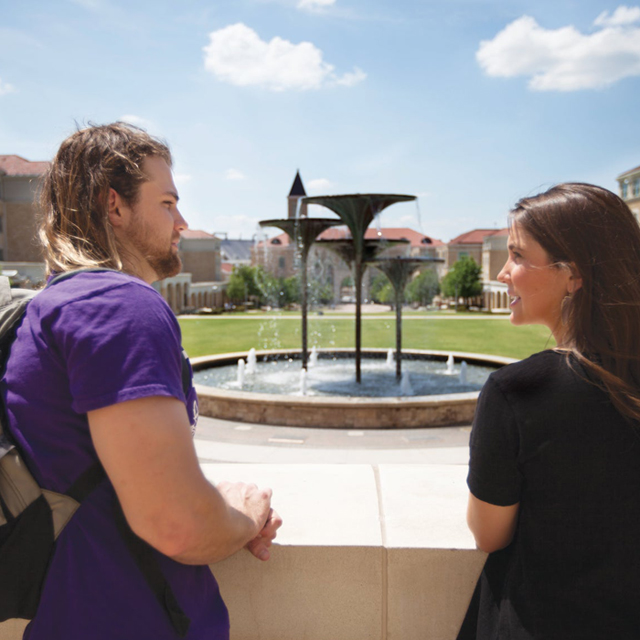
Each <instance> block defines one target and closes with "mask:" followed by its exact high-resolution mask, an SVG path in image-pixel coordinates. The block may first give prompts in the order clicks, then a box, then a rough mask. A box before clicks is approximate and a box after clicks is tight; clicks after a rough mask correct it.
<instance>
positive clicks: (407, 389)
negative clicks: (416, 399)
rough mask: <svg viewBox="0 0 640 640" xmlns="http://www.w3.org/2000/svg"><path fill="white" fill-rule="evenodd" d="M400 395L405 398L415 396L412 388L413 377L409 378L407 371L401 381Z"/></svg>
mask: <svg viewBox="0 0 640 640" xmlns="http://www.w3.org/2000/svg"><path fill="white" fill-rule="evenodd" d="M400 393H401V394H402V395H403V396H412V395H413V387H412V386H411V377H410V376H409V372H408V371H405V372H404V373H403V374H402V379H401V381H400Z"/></svg>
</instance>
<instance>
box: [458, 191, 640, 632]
mask: <svg viewBox="0 0 640 640" xmlns="http://www.w3.org/2000/svg"><path fill="white" fill-rule="evenodd" d="M509 223H510V229H509V240H508V245H509V246H508V249H509V256H508V260H507V263H506V264H505V266H504V268H503V269H502V271H501V272H500V274H499V276H498V279H499V280H500V281H501V282H503V283H505V284H506V285H507V287H508V291H509V295H510V297H511V304H510V306H511V322H512V323H513V324H516V325H521V324H542V325H545V326H547V327H548V328H549V329H550V331H551V333H552V334H553V337H554V340H555V342H556V345H557V346H556V348H554V349H548V350H545V351H543V352H541V353H538V354H536V355H534V356H532V357H530V358H528V359H527V360H524V361H522V362H518V363H516V364H513V365H510V366H508V367H505V368H503V369H501V370H500V371H498V372H496V373H494V374H492V375H491V376H490V378H489V380H488V381H487V383H486V385H485V387H484V388H483V390H482V393H481V395H480V399H479V402H478V408H477V411H476V416H475V419H474V424H473V429H472V433H471V442H470V463H469V477H468V485H469V490H470V495H469V507H468V514H467V520H468V523H469V527H470V529H471V531H472V533H473V534H474V537H475V539H476V543H477V545H478V547H479V548H480V549H482V550H484V551H487V552H489V553H490V555H489V557H488V559H487V564H486V566H485V569H484V571H483V574H482V576H481V578H480V581H479V584H478V588H477V590H476V594H475V596H474V601H473V603H472V607H471V608H470V611H469V613H468V615H467V619H466V620H465V623H464V624H463V628H462V630H461V634H460V637H470V636H472V635H475V637H477V638H500V639H502V638H517V639H521V638H544V639H545V640H547V639H555V638H557V639H562V640H567V639H570V638H580V639H591V638H593V639H596V638H598V639H602V638H616V640H622V639H627V638H629V639H631V638H634V639H637V638H639V637H640V606H638V603H637V598H638V593H640V227H639V226H638V222H637V221H636V220H635V218H634V217H633V214H632V213H631V211H630V210H629V208H628V207H627V205H626V204H625V203H624V202H623V201H622V200H621V199H620V198H618V196H616V195H614V194H613V193H611V192H609V191H607V190H606V189H602V188H600V187H596V186H593V185H588V184H578V183H571V184H561V185H558V186H556V187H553V188H552V189H550V190H549V191H547V192H546V193H543V194H541V195H538V196H535V197H531V198H524V199H522V200H521V201H520V202H518V204H517V205H516V207H515V208H514V210H513V211H512V212H511V213H510V215H509Z"/></svg>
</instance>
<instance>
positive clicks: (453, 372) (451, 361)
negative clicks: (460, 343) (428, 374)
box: [447, 353, 455, 376]
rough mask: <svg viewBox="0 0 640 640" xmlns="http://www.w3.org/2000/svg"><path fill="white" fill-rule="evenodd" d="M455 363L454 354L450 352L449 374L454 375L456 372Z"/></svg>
mask: <svg viewBox="0 0 640 640" xmlns="http://www.w3.org/2000/svg"><path fill="white" fill-rule="evenodd" d="M453 363H454V360H453V354H452V353H450V354H449V357H448V358H447V375H449V376H452V375H454V374H455V369H454V366H453Z"/></svg>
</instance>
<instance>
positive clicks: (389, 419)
mask: <svg viewBox="0 0 640 640" xmlns="http://www.w3.org/2000/svg"><path fill="white" fill-rule="evenodd" d="M300 351H301V350H299V349H287V350H277V351H259V352H257V354H256V355H257V358H258V360H259V361H260V360H265V359H271V358H276V357H281V358H299V357H300ZM319 353H320V355H321V357H322V356H326V355H328V354H332V355H336V356H338V357H340V356H343V357H344V356H346V355H352V354H353V350H349V349H331V350H319ZM386 354H387V350H385V349H368V350H365V351H363V355H364V356H365V357H367V358H376V359H379V360H384V358H385V357H386ZM403 354H404V357H405V358H407V359H409V358H411V359H420V358H422V359H429V360H433V359H436V360H441V361H442V362H443V363H444V362H445V361H446V360H447V358H448V356H449V355H450V352H448V351H422V350H406V351H404V352H403ZM452 355H453V357H454V359H455V360H456V362H457V363H458V364H459V363H460V362H461V361H462V360H464V361H466V362H467V363H468V364H470V365H481V366H488V367H494V368H499V367H501V366H504V365H506V364H510V363H512V362H515V360H514V359H512V358H504V357H499V356H490V355H484V354H474V353H462V352H453V353H452ZM246 358H247V353H246V352H241V353H226V354H220V355H216V356H203V357H200V358H193V359H192V360H191V364H192V366H193V369H194V371H199V370H201V369H206V368H210V367H216V366H224V365H235V364H236V363H237V362H238V360H239V359H246ZM196 391H197V393H198V398H199V401H200V414H201V415H204V416H208V417H211V418H219V419H222V420H230V421H237V422H248V423H255V424H269V425H280V426H292V427H316V428H336V429H394V428H396V429H408V428H420V427H444V426H453V425H462V424H470V423H471V421H472V419H473V414H474V411H475V406H476V402H477V399H478V394H479V391H471V392H465V393H448V394H440V395H428V396H402V397H377V398H367V397H337V396H302V395H272V394H267V393H253V392H248V391H238V390H231V389H221V388H217V387H209V386H205V385H201V384H196Z"/></svg>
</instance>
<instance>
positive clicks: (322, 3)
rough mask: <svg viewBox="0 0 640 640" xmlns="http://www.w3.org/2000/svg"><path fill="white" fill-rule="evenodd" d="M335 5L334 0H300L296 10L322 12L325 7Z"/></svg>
mask: <svg viewBox="0 0 640 640" xmlns="http://www.w3.org/2000/svg"><path fill="white" fill-rule="evenodd" d="M335 3H336V0H300V1H299V2H298V9H307V10H309V11H322V9H326V8H327V7H331V6H333V5H334V4H335Z"/></svg>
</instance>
